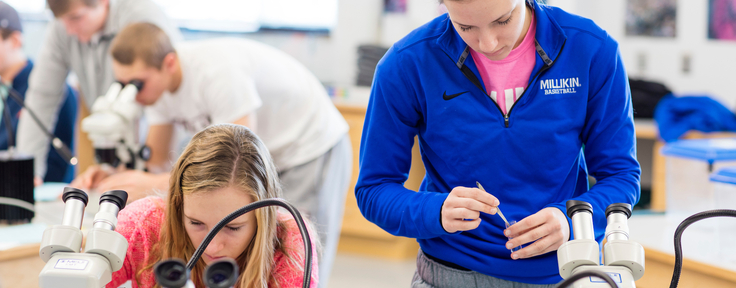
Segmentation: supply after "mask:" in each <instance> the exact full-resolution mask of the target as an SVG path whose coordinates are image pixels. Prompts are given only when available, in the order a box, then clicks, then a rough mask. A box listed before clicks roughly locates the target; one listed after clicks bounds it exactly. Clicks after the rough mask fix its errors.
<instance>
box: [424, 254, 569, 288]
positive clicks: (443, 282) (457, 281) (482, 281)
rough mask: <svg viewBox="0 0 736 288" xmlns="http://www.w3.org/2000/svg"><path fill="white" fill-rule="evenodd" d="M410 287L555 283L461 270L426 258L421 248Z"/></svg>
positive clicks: (515, 287) (519, 287)
mask: <svg viewBox="0 0 736 288" xmlns="http://www.w3.org/2000/svg"><path fill="white" fill-rule="evenodd" d="M411 287H412V288H476V287H477V288H481V287H482V288H554V287H555V284H550V285H534V284H526V283H520V282H512V281H507V280H502V279H498V278H495V277H492V276H488V275H485V274H481V273H478V272H475V271H463V270H459V269H455V268H452V267H448V266H445V265H443V264H440V263H437V262H436V261H434V260H432V259H429V258H427V256H425V255H424V252H422V250H419V254H418V255H417V271H416V272H414V278H413V279H412V280H411Z"/></svg>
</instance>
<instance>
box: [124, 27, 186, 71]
mask: <svg viewBox="0 0 736 288" xmlns="http://www.w3.org/2000/svg"><path fill="white" fill-rule="evenodd" d="M169 53H176V50H174V45H173V44H171V39H169V36H168V35H166V32H164V30H162V29H161V28H159V27H158V26H156V25H154V24H151V23H146V22H140V23H133V24H130V25H128V26H126V27H125V28H123V30H122V31H120V33H118V34H117V35H115V39H114V40H112V44H110V54H112V59H115V61H116V62H118V63H120V64H123V65H133V63H134V62H135V60H137V59H140V60H143V63H145V64H146V65H147V66H149V67H153V68H156V69H159V70H161V67H163V64H164V58H166V55H168V54H169Z"/></svg>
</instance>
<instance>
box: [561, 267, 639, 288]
mask: <svg viewBox="0 0 736 288" xmlns="http://www.w3.org/2000/svg"><path fill="white" fill-rule="evenodd" d="M589 270H597V271H601V272H603V273H606V274H608V276H611V279H613V282H616V284H617V285H618V287H620V288H636V284H635V283H634V277H633V276H631V270H629V268H626V267H621V266H580V267H578V268H575V270H573V272H572V275H575V274H576V273H580V272H582V271H589ZM569 287H571V288H598V287H600V288H610V287H611V286H609V285H608V283H606V282H605V281H603V280H601V279H598V278H593V277H587V278H583V279H580V280H578V281H575V283H573V284H572V285H571V286H569Z"/></svg>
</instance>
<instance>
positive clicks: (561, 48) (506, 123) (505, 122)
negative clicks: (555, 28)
mask: <svg viewBox="0 0 736 288" xmlns="http://www.w3.org/2000/svg"><path fill="white" fill-rule="evenodd" d="M566 42H567V41H565V42H563V43H562V47H560V52H559V53H557V56H558V57H559V55H560V54H562V50H563V49H565V43H566ZM555 62H557V59H555V60H554V61H552V63H549V65H547V64H546V63H545V64H544V67H542V69H539V72H537V74H536V75H534V78H532V81H530V82H529V85H527V86H526V88H527V89H524V92H521V95H520V96H519V98H518V99H516V103H518V102H519V101H521V97H524V95H526V91H529V87H532V84H534V83H536V82H537V78H539V76H540V75H542V73H543V72H544V71H547V69H549V68H551V67H552V65H554V64H555ZM493 102H496V101H493ZM516 103H514V105H513V106H511V109H509V113H506V114H505V115H504V118H503V122H504V125H505V126H506V128H509V117H510V116H511V111H514V107H516ZM496 107H498V103H496ZM498 110H499V111H501V107H499V108H498ZM501 113H503V111H501Z"/></svg>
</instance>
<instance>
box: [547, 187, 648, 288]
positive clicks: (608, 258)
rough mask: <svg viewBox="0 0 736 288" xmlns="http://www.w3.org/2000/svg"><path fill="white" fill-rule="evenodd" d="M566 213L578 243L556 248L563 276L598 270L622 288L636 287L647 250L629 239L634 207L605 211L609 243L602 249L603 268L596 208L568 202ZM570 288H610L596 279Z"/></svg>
mask: <svg viewBox="0 0 736 288" xmlns="http://www.w3.org/2000/svg"><path fill="white" fill-rule="evenodd" d="M567 214H568V216H569V217H570V219H572V227H573V235H574V237H575V240H571V241H568V242H566V243H565V244H562V246H560V248H559V249H557V262H558V265H559V269H560V276H562V278H564V279H567V278H569V277H571V276H572V275H575V274H576V273H580V272H582V271H588V270H598V271H601V272H604V273H606V274H608V276H610V277H611V279H613V280H614V282H616V284H617V285H618V286H619V287H620V288H635V287H636V284H635V283H634V281H636V280H639V278H641V277H642V276H644V247H642V246H641V244H639V243H636V242H634V241H631V240H629V226H628V218H629V217H630V216H631V205H629V204H624V203H616V204H611V205H610V206H608V208H607V209H606V219H607V220H608V224H607V225H606V236H605V237H606V244H605V245H604V247H603V256H604V258H603V259H604V263H603V265H600V247H599V246H598V242H596V241H595V234H594V230H593V207H592V206H591V205H590V204H589V203H587V202H582V201H575V200H570V201H568V202H567ZM569 287H574V288H596V287H610V286H609V285H608V284H607V283H606V282H604V281H603V280H601V279H598V278H594V277H587V278H583V279H581V280H578V281H576V282H575V283H573V284H572V285H571V286H569Z"/></svg>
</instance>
